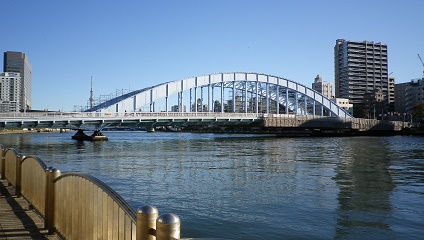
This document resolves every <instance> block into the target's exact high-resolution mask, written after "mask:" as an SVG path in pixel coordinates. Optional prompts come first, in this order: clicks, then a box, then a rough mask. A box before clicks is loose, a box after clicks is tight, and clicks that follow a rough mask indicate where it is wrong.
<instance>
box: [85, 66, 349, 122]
mask: <svg viewBox="0 0 424 240" xmlns="http://www.w3.org/2000/svg"><path fill="white" fill-rule="evenodd" d="M205 88H206V89H207V91H205ZM217 88H218V90H217ZM226 91H227V92H226ZM228 91H229V92H230V93H228ZM187 92H189V93H187ZM175 95H178V97H177V99H178V103H177V106H178V108H177V109H178V110H177V111H186V110H184V100H186V98H189V99H190V104H189V106H190V107H191V106H193V107H191V108H192V109H191V110H189V111H192V112H193V111H194V112H197V111H208V112H213V111H217V109H218V111H221V112H224V111H226V112H240V111H242V112H256V113H276V114H284V113H285V114H298V115H326V116H337V117H351V116H350V114H349V113H348V112H347V111H346V110H345V109H343V108H341V107H339V106H338V105H337V104H336V103H334V102H333V101H331V100H330V99H328V98H326V97H324V96H323V95H321V94H320V93H318V92H316V91H315V90H312V89H310V88H308V87H306V86H304V85H302V84H299V83H297V82H294V81H292V80H288V79H285V78H281V77H277V76H272V75H267V74H260V73H244V72H232V73H217V74H209V75H202V76H197V77H192V78H186V79H183V80H177V81H172V82H166V83H163V84H159V85H156V86H153V87H148V88H144V89H141V90H137V91H133V92H131V93H127V94H125V95H122V96H119V97H116V98H114V99H111V100H109V101H106V102H104V103H102V104H99V105H97V106H95V107H93V108H91V109H88V110H87V111H90V112H94V111H97V112H126V111H127V112H137V111H142V109H144V108H145V107H146V106H147V107H148V109H149V111H151V112H154V111H155V103H156V102H157V101H159V100H162V101H163V100H164V101H165V105H166V107H165V111H166V112H169V111H170V106H169V105H170V103H169V98H170V96H175ZM204 95H206V96H207V99H204ZM249 95H250V97H249ZM216 96H218V97H216ZM199 102H200V105H201V106H203V107H201V108H200V109H199V108H198V107H194V106H198V105H199ZM224 102H227V104H226V106H223V105H224ZM217 104H221V107H220V108H219V107H217ZM271 109H273V111H271Z"/></svg>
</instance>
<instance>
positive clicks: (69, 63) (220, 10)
mask: <svg viewBox="0 0 424 240" xmlns="http://www.w3.org/2000/svg"><path fill="white" fill-rule="evenodd" d="M1 5H2V11H1V14H0V19H1V22H2V26H3V28H2V31H1V32H2V33H1V37H0V51H1V52H5V51H19V52H25V53H26V54H27V56H28V58H29V59H30V61H31V64H32V68H33V83H32V86H33V99H32V103H33V109H49V110H63V111H72V110H74V105H86V103H87V100H88V98H89V93H90V78H91V76H93V85H94V94H95V96H99V95H101V94H102V95H107V94H110V93H113V92H115V91H116V89H132V90H136V89H141V88H145V87H149V86H153V85H156V84H159V83H163V82H168V81H173V80H179V79H184V78H188V77H193V76H198V75H204V74H209V73H217V72H234V71H241V72H258V73H266V74H272V75H277V76H280V77H284V78H287V79H291V80H294V81H297V82H299V83H302V84H304V85H306V86H308V87H310V86H311V84H312V82H313V80H314V78H315V76H316V75H317V74H321V75H322V76H323V79H324V81H327V82H332V83H334V59H333V49H334V45H335V41H336V39H339V38H341V39H347V40H353V41H364V40H368V41H374V42H381V43H384V44H387V46H388V55H389V72H393V74H392V75H391V76H394V77H395V78H396V83H401V82H407V81H410V80H411V79H415V78H419V77H421V76H422V72H423V70H424V69H423V66H422V65H421V63H420V61H419V59H418V56H417V54H420V55H421V56H422V57H424V31H423V29H424V1H422V0H406V1H401V0H398V1H395V0H371V1H366V0H356V1H336V0H293V1H285V0H264V1H259V0H257V1H251V0H214V1H204V0H202V1H201V0H197V1H195V0H184V1H141V0H122V1H108V0H102V1H100V0H89V1H83V0H74V1H57V0H44V1H29V0H27V1H24V0H21V1H17V0H3V1H2V4H1Z"/></svg>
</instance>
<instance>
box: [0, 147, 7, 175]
mask: <svg viewBox="0 0 424 240" xmlns="http://www.w3.org/2000/svg"><path fill="white" fill-rule="evenodd" d="M5 150H6V149H4V148H3V146H1V159H0V179H1V180H4V179H5V176H4V173H5V169H4V168H5V166H6V164H5V163H6V158H5V154H6V151H5Z"/></svg>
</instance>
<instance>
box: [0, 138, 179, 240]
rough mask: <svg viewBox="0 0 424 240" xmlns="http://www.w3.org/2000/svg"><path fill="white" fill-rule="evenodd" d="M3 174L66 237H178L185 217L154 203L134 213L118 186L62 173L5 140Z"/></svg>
mask: <svg viewBox="0 0 424 240" xmlns="http://www.w3.org/2000/svg"><path fill="white" fill-rule="evenodd" d="M0 151H1V154H0V156H1V159H0V178H1V179H2V180H4V179H6V180H7V181H8V182H9V183H10V184H11V185H12V186H14V187H15V192H16V195H17V197H20V196H22V197H24V198H25V199H26V200H27V202H28V203H29V204H30V206H31V207H33V208H35V210H37V212H38V213H39V214H40V215H41V216H42V217H43V218H44V221H45V223H44V224H45V228H46V229H48V230H49V233H53V232H56V233H58V234H59V235H60V236H62V237H63V238H65V239H137V240H138V239H156V238H155V237H157V239H179V238H180V220H179V218H178V216H176V215H174V214H162V215H160V216H158V211H157V209H156V208H155V207H153V206H144V207H141V208H139V209H138V210H137V211H135V210H134V209H133V208H131V207H130V206H129V205H128V203H127V202H126V201H125V200H124V199H123V198H122V197H121V196H119V194H117V193H116V192H115V191H114V190H113V189H111V188H110V187H109V186H108V185H106V184H105V183H103V182H102V181H100V180H98V179H96V178H95V177H92V176H90V175H85V174H80V173H65V174H63V175H62V174H61V172H60V170H58V169H55V168H52V167H47V166H46V164H45V163H44V162H43V161H41V160H40V159H38V158H37V157H34V156H28V157H26V156H23V155H21V154H19V153H17V152H16V151H15V150H14V149H7V148H5V147H4V146H3V145H1V144H0Z"/></svg>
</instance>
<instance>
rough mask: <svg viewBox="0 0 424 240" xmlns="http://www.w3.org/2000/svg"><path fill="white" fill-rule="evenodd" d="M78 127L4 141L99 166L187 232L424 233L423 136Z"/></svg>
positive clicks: (68, 167)
mask: <svg viewBox="0 0 424 240" xmlns="http://www.w3.org/2000/svg"><path fill="white" fill-rule="evenodd" d="M71 135H72V133H66V134H59V133H48V134H17V135H0V143H1V144H3V145H5V146H7V147H13V148H16V149H17V150H18V152H20V153H23V154H34V155H36V156H38V157H40V158H41V159H42V160H43V161H45V162H46V163H47V165H49V166H54V167H56V168H58V169H60V170H61V171H62V172H69V171H73V172H84V173H88V174H91V175H93V176H95V177H97V178H99V179H101V180H102V181H104V182H106V183H107V184H109V185H110V186H111V187H112V188H113V189H114V190H116V191H117V192H118V193H119V194H121V195H122V196H123V197H124V199H126V200H127V201H128V202H129V203H130V204H131V205H132V206H133V207H134V208H138V207H140V206H141V205H144V204H152V205H155V206H157V207H158V209H159V210H160V211H161V212H173V213H176V214H177V215H179V216H180V217H181V219H182V236H183V237H222V238H228V239H286V238H289V239H290V238H293V239H299V238H300V239H328V238H337V239H351V238H360V239H375V238H395V239H398V238H402V239H403V238H411V239H414V238H419V237H421V236H423V234H424V231H423V230H422V229H423V228H424V224H423V222H424V219H423V218H424V212H423V211H424V210H423V209H424V201H423V200H422V199H423V194H424V189H423V185H424V163H423V159H424V150H423V149H424V148H423V145H424V143H423V141H422V139H421V138H416V137H354V138H276V137H262V136H260V137H258V136H256V135H229V134H190V133H139V132H121V133H120V132H110V133H109V132H108V134H107V135H108V137H109V139H110V141H108V142H78V141H74V140H71Z"/></svg>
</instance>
